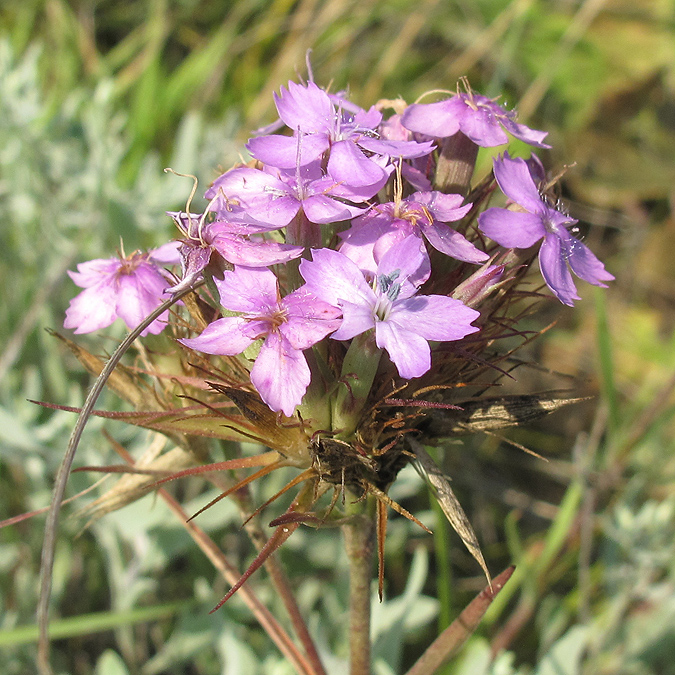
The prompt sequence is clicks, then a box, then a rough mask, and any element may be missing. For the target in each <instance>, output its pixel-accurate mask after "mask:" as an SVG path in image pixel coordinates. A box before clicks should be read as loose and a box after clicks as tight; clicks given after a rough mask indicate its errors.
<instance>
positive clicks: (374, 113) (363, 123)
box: [353, 105, 382, 130]
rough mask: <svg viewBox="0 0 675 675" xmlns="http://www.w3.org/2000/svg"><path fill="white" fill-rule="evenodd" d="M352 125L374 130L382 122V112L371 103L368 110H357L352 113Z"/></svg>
mask: <svg viewBox="0 0 675 675" xmlns="http://www.w3.org/2000/svg"><path fill="white" fill-rule="evenodd" d="M353 122H354V126H355V127H357V128H359V129H371V130H374V129H375V128H376V127H378V126H380V123H381V122H382V113H381V112H380V111H379V110H378V109H377V108H376V107H375V106H374V105H373V106H370V108H368V110H358V111H357V112H356V114H355V115H354V120H353Z"/></svg>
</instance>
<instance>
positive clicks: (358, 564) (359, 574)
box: [343, 515, 375, 675]
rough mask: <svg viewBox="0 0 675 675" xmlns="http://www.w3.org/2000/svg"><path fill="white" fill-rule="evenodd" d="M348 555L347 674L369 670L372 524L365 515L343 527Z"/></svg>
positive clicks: (354, 518)
mask: <svg viewBox="0 0 675 675" xmlns="http://www.w3.org/2000/svg"><path fill="white" fill-rule="evenodd" d="M343 531H344V535H345V548H346V550H347V557H348V558H349V664H350V669H349V672H350V675H369V674H370V583H371V580H372V567H373V564H372V563H373V550H374V533H375V525H374V523H373V519H372V518H371V517H369V516H366V515H356V516H354V517H352V518H350V520H349V522H348V523H347V524H346V525H345V526H344V527H343Z"/></svg>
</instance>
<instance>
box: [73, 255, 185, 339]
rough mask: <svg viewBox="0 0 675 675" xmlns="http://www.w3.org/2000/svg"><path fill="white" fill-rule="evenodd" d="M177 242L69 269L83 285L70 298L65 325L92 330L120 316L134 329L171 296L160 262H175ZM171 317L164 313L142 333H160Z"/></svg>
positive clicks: (84, 330) (105, 325) (91, 261)
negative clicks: (80, 290) (167, 294)
mask: <svg viewBox="0 0 675 675" xmlns="http://www.w3.org/2000/svg"><path fill="white" fill-rule="evenodd" d="M178 246H179V243H178V242H171V243H169V244H165V245H164V246H161V247H160V248H158V249H155V250H153V251H148V252H147V253H141V252H140V251H135V252H134V253H132V254H131V255H129V256H126V257H124V256H119V257H116V258H107V259H97V260H89V261H88V262H84V263H80V264H79V265H78V266H77V272H70V271H68V274H69V275H70V278H71V279H72V280H73V281H74V282H75V283H76V284H77V285H78V286H80V287H81V288H84V289H85V290H83V291H82V292H81V293H80V294H79V295H77V296H75V297H74V298H73V299H72V300H71V301H70V306H69V307H68V309H67V310H66V320H65V321H64V322H63V326H64V328H72V329H74V331H75V333H91V332H93V331H95V330H99V329H100V328H106V327H107V326H110V324H112V323H113V321H115V319H117V318H120V319H122V320H123V321H124V323H125V324H126V325H127V328H129V329H130V330H133V329H134V328H136V326H138V325H139V324H140V323H141V322H142V321H143V320H144V319H145V318H146V317H147V316H148V314H150V313H151V312H153V311H154V310H155V309H157V307H159V305H161V304H162V302H164V300H166V299H167V298H168V296H166V295H165V293H166V290H167V288H168V287H169V286H171V285H172V281H171V278H170V277H169V275H168V274H167V273H166V272H164V270H163V269H162V268H161V267H160V265H161V264H176V263H178V262H179V258H178V252H177V251H178ZM168 318H169V312H168V311H166V312H164V313H163V314H162V315H161V316H160V317H159V318H157V319H155V321H153V322H152V323H151V324H150V325H149V326H148V327H147V328H146V329H145V330H144V331H143V332H142V333H141V335H143V336H144V335H147V334H148V333H152V334H153V335H157V334H158V333H161V332H162V331H163V330H164V328H165V326H166V323H167V320H168Z"/></svg>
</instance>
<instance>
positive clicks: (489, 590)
mask: <svg viewBox="0 0 675 675" xmlns="http://www.w3.org/2000/svg"><path fill="white" fill-rule="evenodd" d="M515 569H516V568H515V567H508V568H507V569H505V570H504V571H503V572H502V573H501V574H498V575H497V576H496V577H495V578H494V579H493V580H492V584H491V585H488V586H486V587H485V588H484V589H483V590H482V591H481V592H480V593H479V594H478V595H477V596H476V597H475V598H474V599H473V600H472V601H471V602H470V603H469V604H468V605H467V606H466V607H465V609H464V611H463V612H462V613H461V614H460V615H459V616H458V617H457V618H456V619H455V620H454V621H453V622H452V623H451V624H450V625H449V626H448V627H447V628H446V629H445V630H444V631H443V632H442V633H441V634H440V635H439V636H438V637H437V638H436V639H435V640H434V641H433V642H432V643H431V645H429V647H428V648H427V650H426V651H425V652H424V654H422V656H420V658H419V659H418V660H417V662H416V663H415V665H414V666H413V667H412V668H411V669H410V670H409V671H408V672H407V673H406V675H433V673H435V672H437V670H438V669H439V668H440V667H441V666H442V665H443V664H444V663H445V662H446V661H447V660H448V659H449V658H450V657H451V656H452V655H453V654H454V653H455V652H456V651H457V650H458V649H459V648H460V647H461V646H462V645H463V644H464V642H466V640H467V638H468V637H469V636H470V635H471V634H472V633H473V632H474V631H475V630H476V628H477V627H478V624H479V623H480V620H481V619H482V618H483V615H484V614H485V612H487V610H488V607H489V606H490V605H491V604H492V601H493V600H494V599H495V597H496V596H497V593H499V591H501V589H502V588H503V587H504V585H505V584H506V582H507V581H508V580H509V579H510V578H511V575H512V574H513V571H514V570H515Z"/></svg>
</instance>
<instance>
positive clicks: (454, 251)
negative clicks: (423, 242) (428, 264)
mask: <svg viewBox="0 0 675 675" xmlns="http://www.w3.org/2000/svg"><path fill="white" fill-rule="evenodd" d="M420 227H421V229H422V232H423V233H424V236H425V237H426V238H427V241H428V242H429V243H430V244H431V245H432V246H433V247H434V248H435V249H436V250H437V251H440V252H441V253H445V255H449V256H450V257H452V258H455V259H457V260H463V261H464V262H470V263H480V262H483V261H485V260H487V259H488V258H489V257H490V256H489V255H488V254H487V253H485V252H484V251H481V250H480V249H479V248H476V247H475V246H474V245H473V244H472V243H471V242H470V241H469V240H468V239H467V238H466V237H465V236H464V235H462V234H460V233H459V232H457V230H453V229H452V228H451V227H450V226H449V225H445V224H443V223H432V224H431V225H424V224H420Z"/></svg>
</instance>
